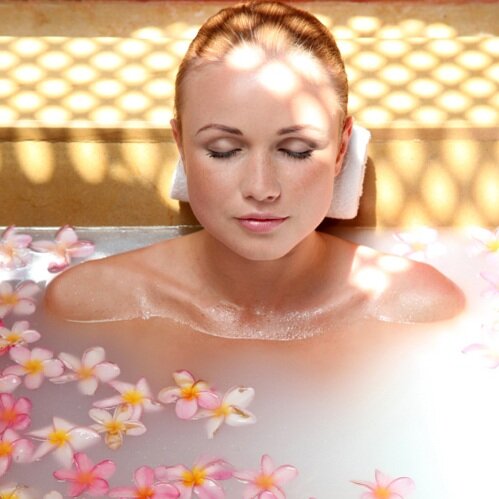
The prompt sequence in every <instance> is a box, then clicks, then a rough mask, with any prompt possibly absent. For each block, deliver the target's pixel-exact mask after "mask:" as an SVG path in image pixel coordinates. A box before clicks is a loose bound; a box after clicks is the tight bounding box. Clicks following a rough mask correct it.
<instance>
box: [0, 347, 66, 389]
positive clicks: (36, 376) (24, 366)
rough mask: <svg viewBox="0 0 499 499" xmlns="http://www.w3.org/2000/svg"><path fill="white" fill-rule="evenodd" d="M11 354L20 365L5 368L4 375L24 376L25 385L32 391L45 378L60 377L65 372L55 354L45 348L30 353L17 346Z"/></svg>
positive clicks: (12, 349)
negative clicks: (54, 356)
mask: <svg viewBox="0 0 499 499" xmlns="http://www.w3.org/2000/svg"><path fill="white" fill-rule="evenodd" d="M9 354H10V358H11V359H12V360H13V361H14V362H16V363H17V364H18V365H13V366H9V367H7V368H5V369H4V371H3V373H2V374H3V375H5V374H15V375H16V376H24V385H25V386H26V388H29V389H30V390H34V389H36V388H39V387H40V385H41V384H42V382H43V379H44V377H47V378H53V377H55V376H60V375H61V374H62V372H63V371H64V366H63V365H62V362H61V361H60V360H59V359H54V358H53V355H54V354H53V353H52V352H51V351H50V350H46V349H45V348H33V350H31V351H30V350H29V349H27V348H25V347H21V346H16V347H12V348H11V349H10V351H9Z"/></svg>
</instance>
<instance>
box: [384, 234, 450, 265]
mask: <svg viewBox="0 0 499 499" xmlns="http://www.w3.org/2000/svg"><path fill="white" fill-rule="evenodd" d="M395 238H396V239H398V240H399V241H400V242H399V243H398V244H396V245H395V246H394V247H393V252H394V253H395V254H397V255H401V256H405V257H407V258H412V259H413V260H419V261H422V260H426V259H428V258H432V257H436V256H439V255H441V254H443V253H444V252H445V248H444V246H443V245H442V244H441V243H439V242H438V241H437V239H438V231H436V230H435V229H430V228H429V227H418V228H416V229H414V230H412V231H410V232H399V233H397V234H395Z"/></svg>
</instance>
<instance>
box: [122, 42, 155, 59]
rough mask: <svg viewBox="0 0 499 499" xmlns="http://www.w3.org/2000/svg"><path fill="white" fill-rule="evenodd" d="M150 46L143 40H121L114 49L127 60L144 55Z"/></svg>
mask: <svg viewBox="0 0 499 499" xmlns="http://www.w3.org/2000/svg"><path fill="white" fill-rule="evenodd" d="M150 47H151V45H150V44H149V43H147V42H145V41H144V40H136V39H135V40H134V39H130V38H129V39H126V40H122V41H121V42H120V43H118V45H117V46H116V48H117V49H118V50H119V51H120V52H121V53H122V54H123V55H124V56H125V57H127V58H130V57H142V56H143V55H144V54H146V53H147V52H148V51H149V49H150Z"/></svg>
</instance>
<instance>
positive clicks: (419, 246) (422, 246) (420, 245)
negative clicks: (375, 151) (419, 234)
mask: <svg viewBox="0 0 499 499" xmlns="http://www.w3.org/2000/svg"><path fill="white" fill-rule="evenodd" d="M412 249H413V250H414V251H424V250H425V249H426V244H425V243H420V242H417V241H416V242H414V243H412Z"/></svg>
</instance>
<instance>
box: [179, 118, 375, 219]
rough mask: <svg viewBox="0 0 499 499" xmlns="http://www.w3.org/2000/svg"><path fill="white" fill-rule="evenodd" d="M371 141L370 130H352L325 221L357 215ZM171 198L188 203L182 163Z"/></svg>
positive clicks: (357, 128) (355, 128)
mask: <svg viewBox="0 0 499 499" xmlns="http://www.w3.org/2000/svg"><path fill="white" fill-rule="evenodd" d="M370 139H371V133H370V132H369V130H366V129H365V128H363V127H361V126H358V125H354V126H353V130H352V135H351V137H350V142H349V144H348V149H347V153H346V155H345V159H344V160H343V168H342V169H341V172H340V173H339V175H337V176H336V177H335V179H334V193H333V200H332V202H331V206H330V207H329V210H328V212H327V215H326V216H327V217H330V218H343V219H348V218H354V217H355V216H356V215H357V211H358V210H359V201H360V197H361V196H362V187H363V184H364V173H365V170H366V161H367V144H368V143H369V140H370ZM170 197H171V198H172V199H177V200H179V201H186V202H188V201H189V194H188V192H187V178H186V176H185V171H184V165H183V164H182V160H181V159H179V160H178V163H177V167H176V168H175V173H174V176H173V183H172V187H171V189H170Z"/></svg>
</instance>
